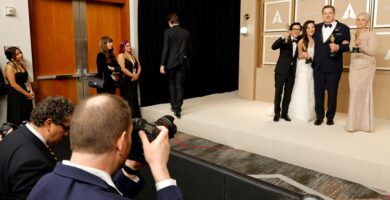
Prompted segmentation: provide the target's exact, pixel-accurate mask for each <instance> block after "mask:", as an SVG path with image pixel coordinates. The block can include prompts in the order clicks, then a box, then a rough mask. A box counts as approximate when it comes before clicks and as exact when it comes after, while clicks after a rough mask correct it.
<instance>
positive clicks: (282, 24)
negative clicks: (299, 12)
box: [264, 0, 291, 32]
mask: <svg viewBox="0 0 390 200" xmlns="http://www.w3.org/2000/svg"><path fill="white" fill-rule="evenodd" d="M290 23H291V0H281V1H269V2H265V3H264V31H265V32H271V31H286V24H290Z"/></svg>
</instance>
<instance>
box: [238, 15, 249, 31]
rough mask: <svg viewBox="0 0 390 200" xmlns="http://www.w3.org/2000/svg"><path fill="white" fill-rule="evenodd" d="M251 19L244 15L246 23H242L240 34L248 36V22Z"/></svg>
mask: <svg viewBox="0 0 390 200" xmlns="http://www.w3.org/2000/svg"><path fill="white" fill-rule="evenodd" d="M248 19H249V14H248V13H247V14H245V15H244V21H243V22H242V26H241V28H240V33H241V34H242V35H244V36H246V35H247V34H248V26H247V21H248Z"/></svg>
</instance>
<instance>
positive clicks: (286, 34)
mask: <svg viewBox="0 0 390 200" xmlns="http://www.w3.org/2000/svg"><path fill="white" fill-rule="evenodd" d="M290 35H291V31H290V25H288V24H286V33H284V43H285V44H287V43H289V41H290Z"/></svg>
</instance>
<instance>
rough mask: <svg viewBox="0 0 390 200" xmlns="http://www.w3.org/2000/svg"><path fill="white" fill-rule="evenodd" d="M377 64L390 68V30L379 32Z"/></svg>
mask: <svg viewBox="0 0 390 200" xmlns="http://www.w3.org/2000/svg"><path fill="white" fill-rule="evenodd" d="M376 35H377V41H378V42H377V44H378V47H377V50H376V55H375V56H376V66H377V67H388V68H390V32H377V33H376Z"/></svg>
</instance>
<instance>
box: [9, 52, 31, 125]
mask: <svg viewBox="0 0 390 200" xmlns="http://www.w3.org/2000/svg"><path fill="white" fill-rule="evenodd" d="M5 56H6V57H7V59H8V60H9V62H8V63H7V66H6V67H5V75H6V78H7V81H8V83H9V86H10V87H9V88H8V93H7V94H8V97H7V121H8V122H11V123H13V124H15V125H20V124H22V122H23V121H28V120H29V119H30V114H31V111H32V107H33V106H32V99H33V98H34V92H33V90H32V88H31V84H30V80H29V77H28V72H27V70H26V67H25V66H24V65H23V64H22V61H23V53H22V51H21V50H20V49H19V48H17V47H9V48H8V49H7V50H5Z"/></svg>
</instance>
